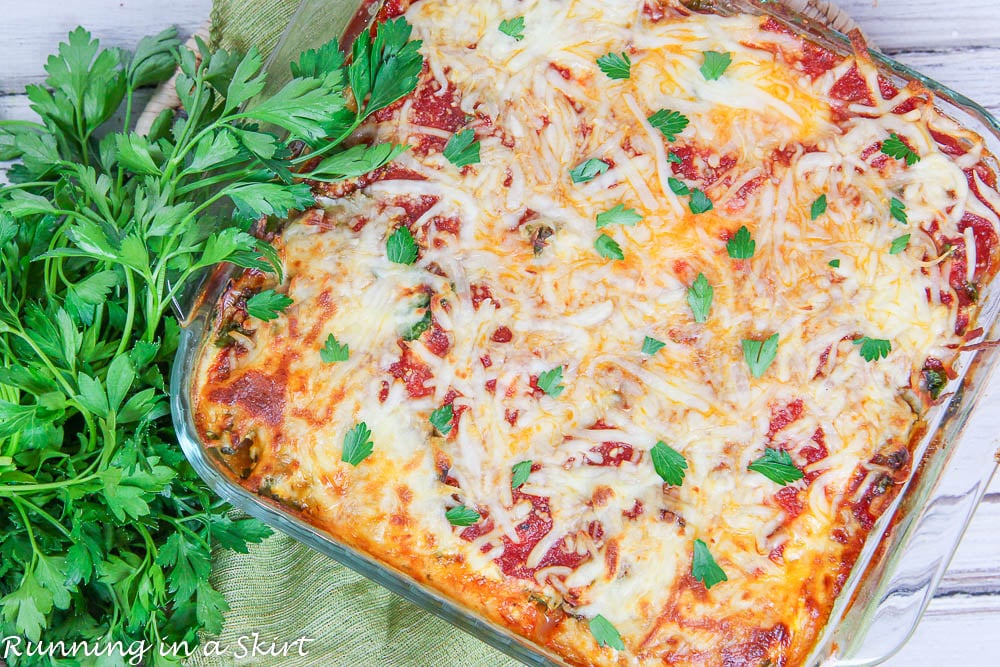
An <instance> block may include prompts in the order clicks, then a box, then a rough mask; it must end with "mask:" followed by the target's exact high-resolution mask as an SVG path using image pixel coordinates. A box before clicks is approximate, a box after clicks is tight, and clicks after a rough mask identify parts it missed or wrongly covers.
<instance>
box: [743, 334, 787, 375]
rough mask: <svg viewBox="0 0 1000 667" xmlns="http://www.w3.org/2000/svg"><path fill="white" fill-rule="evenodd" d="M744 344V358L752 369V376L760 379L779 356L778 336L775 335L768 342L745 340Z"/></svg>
mask: <svg viewBox="0 0 1000 667" xmlns="http://www.w3.org/2000/svg"><path fill="white" fill-rule="evenodd" d="M742 344H743V358H744V359H745V360H746V362H747V366H749V367H750V374H751V375H753V376H754V377H755V378H759V377H760V376H762V375H763V374H764V373H766V372H767V369H768V368H769V367H770V366H771V362H773V361H774V358H775V357H776V356H777V355H778V334H773V335H772V336H770V337H769V338H767V339H766V340H754V339H752V338H744V339H743V341H742Z"/></svg>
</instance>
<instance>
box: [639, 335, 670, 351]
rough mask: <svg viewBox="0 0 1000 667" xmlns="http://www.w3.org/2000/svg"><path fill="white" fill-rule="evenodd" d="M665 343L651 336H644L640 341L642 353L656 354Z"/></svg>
mask: <svg viewBox="0 0 1000 667" xmlns="http://www.w3.org/2000/svg"><path fill="white" fill-rule="evenodd" d="M665 345H666V343H664V342H663V341H660V340H656V339H655V338H652V337H651V336H646V338H645V339H643V341H642V353H643V354H656V353H657V352H659V351H660V350H662V349H663V348H664V346H665Z"/></svg>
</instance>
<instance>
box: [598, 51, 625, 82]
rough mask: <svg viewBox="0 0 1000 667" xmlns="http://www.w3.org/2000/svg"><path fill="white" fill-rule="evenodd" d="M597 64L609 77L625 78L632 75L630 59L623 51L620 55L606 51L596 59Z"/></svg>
mask: <svg viewBox="0 0 1000 667" xmlns="http://www.w3.org/2000/svg"><path fill="white" fill-rule="evenodd" d="M597 66H598V67H600V68H601V71H602V72H604V73H605V74H607V75H608V78H609V79H627V78H629V77H630V76H631V75H632V61H631V60H630V59H629V57H628V54H627V53H625V52H624V51H622V54H621V55H618V54H617V53H607V54H605V55H603V56H601V57H600V58H598V59H597Z"/></svg>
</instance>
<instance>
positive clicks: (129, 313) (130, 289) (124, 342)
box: [115, 266, 135, 356]
mask: <svg viewBox="0 0 1000 667" xmlns="http://www.w3.org/2000/svg"><path fill="white" fill-rule="evenodd" d="M125 291H126V292H127V296H128V306H126V308H127V310H126V311H125V327H124V328H123V329H122V339H121V342H119V343H118V350H117V351H116V352H115V356H118V355H119V354H122V353H123V352H125V348H126V347H127V346H128V344H129V342H131V340H132V326H133V324H134V321H135V280H134V279H133V278H132V269H130V268H128V267H127V266H126V267H125Z"/></svg>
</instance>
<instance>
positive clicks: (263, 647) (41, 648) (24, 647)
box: [0, 632, 315, 665]
mask: <svg viewBox="0 0 1000 667" xmlns="http://www.w3.org/2000/svg"><path fill="white" fill-rule="evenodd" d="M312 641H315V640H314V639H309V638H308V637H299V638H298V639H294V640H291V641H285V640H276V639H270V638H267V637H262V636H261V634H260V633H259V632H254V633H252V634H249V635H244V636H242V637H237V638H236V639H235V640H230V641H227V642H226V643H225V644H223V643H222V642H219V641H214V640H213V641H206V642H203V643H201V644H200V645H198V646H196V647H192V646H190V644H188V642H184V641H182V642H175V643H166V644H160V645H159V646H157V645H154V644H152V643H151V642H146V641H137V642H131V643H128V642H122V641H112V642H109V641H101V640H95V641H76V642H67V641H45V640H44V639H43V640H41V641H29V640H27V639H25V638H24V637H0V660H3V661H4V662H6V663H10V662H12V661H16V660H17V658H22V657H24V658H37V657H49V658H56V659H67V658H85V657H90V658H97V657H110V656H118V657H120V658H121V659H122V660H124V661H125V662H127V663H128V664H130V665H139V664H142V663H144V662H146V661H147V660H148V659H149V658H150V657H151V656H152V655H153V654H154V652H155V653H158V654H159V655H161V656H171V657H174V658H187V657H190V656H191V655H193V654H195V653H198V654H200V655H203V656H205V657H226V658H231V659H234V660H250V659H252V658H260V657H264V656H273V657H291V656H300V657H305V656H307V655H308V654H309V647H308V643H309V642H312Z"/></svg>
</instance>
